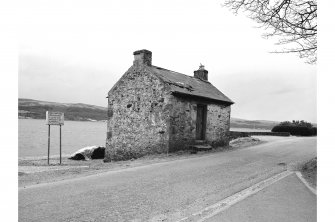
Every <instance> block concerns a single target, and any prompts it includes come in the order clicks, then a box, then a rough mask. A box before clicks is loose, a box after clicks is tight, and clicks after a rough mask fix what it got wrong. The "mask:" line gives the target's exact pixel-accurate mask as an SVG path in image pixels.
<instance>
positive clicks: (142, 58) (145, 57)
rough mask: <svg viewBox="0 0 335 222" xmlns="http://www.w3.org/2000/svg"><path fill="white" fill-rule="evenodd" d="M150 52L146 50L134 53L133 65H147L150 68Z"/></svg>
mask: <svg viewBox="0 0 335 222" xmlns="http://www.w3.org/2000/svg"><path fill="white" fill-rule="evenodd" d="M151 62H152V52H150V51H149V50H146V49H142V50H137V51H135V52H134V65H135V64H138V65H147V66H151Z"/></svg>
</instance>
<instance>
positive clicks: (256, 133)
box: [247, 132, 291, 136]
mask: <svg viewBox="0 0 335 222" xmlns="http://www.w3.org/2000/svg"><path fill="white" fill-rule="evenodd" d="M247 133H248V135H249V136H291V134H290V133H288V132H247Z"/></svg>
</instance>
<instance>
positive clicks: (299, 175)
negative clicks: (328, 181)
mask: <svg viewBox="0 0 335 222" xmlns="http://www.w3.org/2000/svg"><path fill="white" fill-rule="evenodd" d="M295 174H296V175H297V176H298V177H299V179H300V180H301V182H302V183H303V184H305V186H306V187H307V188H308V189H309V190H310V191H311V192H312V193H314V194H315V195H317V193H316V190H315V189H314V188H313V187H311V186H310V185H309V184H308V182H307V181H306V180H305V178H303V176H302V174H301V173H300V172H299V171H297V172H295Z"/></svg>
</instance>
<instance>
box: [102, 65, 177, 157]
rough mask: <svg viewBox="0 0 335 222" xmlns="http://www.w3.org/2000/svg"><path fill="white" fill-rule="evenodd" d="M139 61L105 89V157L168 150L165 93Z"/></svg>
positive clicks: (160, 84)
mask: <svg viewBox="0 0 335 222" xmlns="http://www.w3.org/2000/svg"><path fill="white" fill-rule="evenodd" d="M164 87H165V86H164V84H162V83H161V81H160V80H159V79H158V78H157V77H156V76H154V75H152V74H151V73H150V72H149V71H148V70H147V69H146V66H143V65H133V66H132V67H131V68H130V69H129V70H128V71H127V72H126V73H125V74H124V75H123V77H122V78H121V79H120V80H119V81H118V82H117V83H116V84H115V86H114V87H113V88H112V89H111V90H110V92H109V93H108V96H109V98H108V123H107V140H106V155H105V161H111V160H125V159H131V158H137V157H140V156H143V155H146V154H149V153H162V152H167V150H168V141H169V133H168V124H169V121H168V119H169V109H170V108H171V107H169V104H168V103H167V101H168V97H169V95H168V94H166V93H165V92H166V91H165V90H164Z"/></svg>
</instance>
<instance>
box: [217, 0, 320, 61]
mask: <svg viewBox="0 0 335 222" xmlns="http://www.w3.org/2000/svg"><path fill="white" fill-rule="evenodd" d="M223 5H224V6H226V7H228V8H230V9H231V10H232V11H233V12H234V13H238V12H239V11H240V10H243V11H245V12H247V14H248V17H250V18H251V19H253V20H255V21H256V22H257V23H258V24H260V27H263V28H265V30H266V33H265V34H264V37H266V38H268V37H275V36H277V37H279V40H278V42H277V45H285V46H287V48H286V47H285V48H283V49H282V50H281V51H276V52H277V53H297V54H298V55H299V57H300V58H303V59H305V60H306V62H307V63H310V64H315V63H316V61H317V55H316V52H317V22H316V20H317V3H316V0H225V2H224V4H223Z"/></svg>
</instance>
